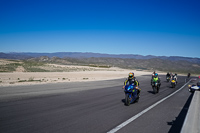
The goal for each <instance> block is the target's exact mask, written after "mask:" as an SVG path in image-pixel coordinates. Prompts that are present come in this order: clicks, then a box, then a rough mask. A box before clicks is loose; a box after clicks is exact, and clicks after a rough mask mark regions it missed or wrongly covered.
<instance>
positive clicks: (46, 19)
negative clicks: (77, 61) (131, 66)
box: [0, 0, 200, 58]
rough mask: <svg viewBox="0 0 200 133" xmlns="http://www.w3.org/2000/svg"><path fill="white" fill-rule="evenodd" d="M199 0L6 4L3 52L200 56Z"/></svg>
mask: <svg viewBox="0 0 200 133" xmlns="http://www.w3.org/2000/svg"><path fill="white" fill-rule="evenodd" d="M199 7H200V1H199V0H0V52H48V53H52V52H93V53H107V54H140V55H157V56H185V57H198V58H200V52H199V47H200V8H199Z"/></svg>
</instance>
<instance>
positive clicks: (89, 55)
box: [0, 52, 200, 64]
mask: <svg viewBox="0 0 200 133" xmlns="http://www.w3.org/2000/svg"><path fill="white" fill-rule="evenodd" d="M41 56H47V57H50V58H52V57H59V58H78V59H80V58H81V59H82V58H92V57H95V58H121V59H146V60H147V59H155V58H156V59H162V60H169V61H188V62H191V63H197V64H200V58H190V57H180V56H169V57H167V56H153V55H147V56H143V55H136V54H101V53H81V52H57V53H28V52H27V53H0V58H2V59H30V58H38V57H41Z"/></svg>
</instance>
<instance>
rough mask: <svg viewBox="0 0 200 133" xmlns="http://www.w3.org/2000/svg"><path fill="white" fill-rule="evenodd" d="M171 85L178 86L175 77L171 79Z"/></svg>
mask: <svg viewBox="0 0 200 133" xmlns="http://www.w3.org/2000/svg"><path fill="white" fill-rule="evenodd" d="M171 85H172V88H175V87H176V81H175V79H172V80H171Z"/></svg>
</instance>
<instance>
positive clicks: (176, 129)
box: [167, 94, 193, 133]
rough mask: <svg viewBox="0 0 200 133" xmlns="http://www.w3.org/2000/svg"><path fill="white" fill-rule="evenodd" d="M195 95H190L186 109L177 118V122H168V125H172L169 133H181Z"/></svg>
mask: <svg viewBox="0 0 200 133" xmlns="http://www.w3.org/2000/svg"><path fill="white" fill-rule="evenodd" d="M192 97H193V94H191V95H190V97H189V98H188V100H187V102H186V103H185V105H184V107H183V108H182V110H181V112H180V113H179V115H178V117H176V119H175V120H172V121H171V122H167V124H168V125H171V126H172V127H171V128H170V130H169V132H168V133H180V132H181V129H182V126H183V123H184V120H185V117H186V115H187V112H188V109H189V106H190V103H191V101H192Z"/></svg>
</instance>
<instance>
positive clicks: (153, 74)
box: [151, 71, 156, 79]
mask: <svg viewBox="0 0 200 133" xmlns="http://www.w3.org/2000/svg"><path fill="white" fill-rule="evenodd" d="M155 74H156V72H155V71H153V73H152V77H151V78H152V79H153V78H154V76H155Z"/></svg>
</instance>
